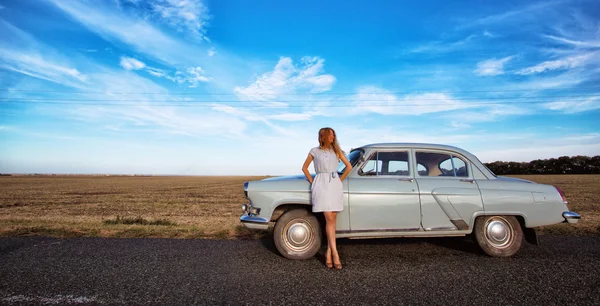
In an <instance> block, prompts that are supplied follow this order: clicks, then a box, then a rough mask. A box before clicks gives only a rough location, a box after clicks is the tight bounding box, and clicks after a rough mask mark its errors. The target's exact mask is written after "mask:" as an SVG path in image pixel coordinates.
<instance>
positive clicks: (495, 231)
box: [473, 216, 523, 257]
mask: <svg viewBox="0 0 600 306" xmlns="http://www.w3.org/2000/svg"><path fill="white" fill-rule="evenodd" d="M473 231H474V238H475V241H476V242H477V244H478V245H479V247H480V248H481V249H482V250H483V251H484V252H485V253H486V254H488V255H490V256H494V257H509V256H512V255H514V254H515V253H517V251H519V249H520V248H521V243H522V242H523V230H522V229H521V225H520V224H519V221H518V220H517V218H515V217H514V216H484V217H479V218H477V219H476V220H475V228H474V229H473Z"/></svg>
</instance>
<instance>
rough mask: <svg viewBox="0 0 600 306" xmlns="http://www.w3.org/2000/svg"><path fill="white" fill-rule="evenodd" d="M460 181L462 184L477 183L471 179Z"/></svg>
mask: <svg viewBox="0 0 600 306" xmlns="http://www.w3.org/2000/svg"><path fill="white" fill-rule="evenodd" d="M460 181H461V182H467V183H471V184H473V183H475V180H471V179H461V180H460Z"/></svg>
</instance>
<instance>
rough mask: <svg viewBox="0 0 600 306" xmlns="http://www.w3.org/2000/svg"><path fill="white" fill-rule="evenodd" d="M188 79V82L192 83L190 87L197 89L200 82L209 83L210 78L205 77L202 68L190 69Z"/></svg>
mask: <svg viewBox="0 0 600 306" xmlns="http://www.w3.org/2000/svg"><path fill="white" fill-rule="evenodd" d="M187 73H188V77H187V78H186V82H188V83H190V87H196V86H197V85H198V82H208V81H210V79H209V78H207V77H206V76H204V73H205V71H204V70H202V68H201V67H190V68H188V70H187Z"/></svg>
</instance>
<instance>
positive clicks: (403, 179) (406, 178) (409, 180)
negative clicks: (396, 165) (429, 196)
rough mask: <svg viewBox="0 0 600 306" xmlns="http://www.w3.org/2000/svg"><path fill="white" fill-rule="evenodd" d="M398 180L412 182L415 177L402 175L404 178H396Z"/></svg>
mask: <svg viewBox="0 0 600 306" xmlns="http://www.w3.org/2000/svg"><path fill="white" fill-rule="evenodd" d="M398 180H399V181H403V182H411V183H412V182H413V181H414V180H415V179H412V178H410V177H404V178H400V179H398Z"/></svg>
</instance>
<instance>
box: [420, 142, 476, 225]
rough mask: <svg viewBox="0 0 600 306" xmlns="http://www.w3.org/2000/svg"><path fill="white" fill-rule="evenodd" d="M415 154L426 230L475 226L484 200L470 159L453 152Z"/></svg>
mask: <svg viewBox="0 0 600 306" xmlns="http://www.w3.org/2000/svg"><path fill="white" fill-rule="evenodd" d="M414 154H415V155H414V160H415V162H416V165H415V166H416V168H417V172H416V176H415V178H416V181H417V184H418V187H419V197H420V202H421V213H422V216H421V226H422V227H423V229H425V230H428V231H440V230H455V229H459V230H465V229H468V228H469V227H470V226H472V225H471V224H470V222H471V217H472V216H473V214H474V213H475V212H477V211H483V203H482V200H481V194H480V191H479V188H478V186H477V182H476V181H475V180H474V178H473V175H472V171H471V164H470V163H469V162H468V159H466V158H465V157H463V156H460V155H459V154H456V153H454V152H451V151H435V150H415V151H414Z"/></svg>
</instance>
